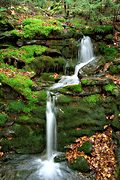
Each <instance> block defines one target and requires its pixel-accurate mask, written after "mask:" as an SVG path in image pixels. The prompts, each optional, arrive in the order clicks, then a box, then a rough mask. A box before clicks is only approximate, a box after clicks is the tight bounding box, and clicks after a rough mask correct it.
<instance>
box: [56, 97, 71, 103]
mask: <svg viewBox="0 0 120 180" xmlns="http://www.w3.org/2000/svg"><path fill="white" fill-rule="evenodd" d="M72 101H73V98H72V97H70V96H65V95H61V96H59V98H58V102H59V103H60V104H63V103H65V104H67V103H70V102H72Z"/></svg>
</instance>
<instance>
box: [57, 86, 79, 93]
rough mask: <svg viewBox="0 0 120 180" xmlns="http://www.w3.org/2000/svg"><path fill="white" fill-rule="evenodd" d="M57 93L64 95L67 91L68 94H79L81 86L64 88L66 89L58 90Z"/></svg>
mask: <svg viewBox="0 0 120 180" xmlns="http://www.w3.org/2000/svg"><path fill="white" fill-rule="evenodd" d="M59 91H60V92H61V93H64V92H67V91H70V92H73V93H80V92H82V86H81V85H80V84H78V85H71V86H66V87H64V88H62V89H60V90H59Z"/></svg>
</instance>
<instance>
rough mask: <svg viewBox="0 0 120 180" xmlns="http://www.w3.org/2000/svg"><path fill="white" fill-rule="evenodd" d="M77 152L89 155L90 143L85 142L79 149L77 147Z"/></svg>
mask: <svg viewBox="0 0 120 180" xmlns="http://www.w3.org/2000/svg"><path fill="white" fill-rule="evenodd" d="M78 150H79V151H84V152H85V153H86V154H88V155H90V154H91V151H92V143H91V142H90V141H86V142H85V143H83V145H82V146H81V147H78Z"/></svg>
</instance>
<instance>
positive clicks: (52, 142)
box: [46, 91, 57, 160]
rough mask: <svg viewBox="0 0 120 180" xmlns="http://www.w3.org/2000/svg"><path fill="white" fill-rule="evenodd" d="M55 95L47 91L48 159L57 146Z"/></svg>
mask: <svg viewBox="0 0 120 180" xmlns="http://www.w3.org/2000/svg"><path fill="white" fill-rule="evenodd" d="M55 98H56V97H55V95H52V93H51V92H50V91H48V92H47V104H46V119H47V123H46V134H47V136H46V139H47V159H48V160H50V159H51V158H52V155H53V151H55V150H56V148H57V133H56V117H55V111H56V110H55Z"/></svg>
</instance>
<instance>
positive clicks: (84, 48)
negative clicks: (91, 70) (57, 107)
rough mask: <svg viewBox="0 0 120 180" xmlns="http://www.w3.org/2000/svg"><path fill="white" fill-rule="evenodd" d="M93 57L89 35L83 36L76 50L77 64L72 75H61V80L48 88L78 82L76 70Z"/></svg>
mask: <svg viewBox="0 0 120 180" xmlns="http://www.w3.org/2000/svg"><path fill="white" fill-rule="evenodd" d="M94 59H95V56H94V53H93V45H92V42H91V39H90V37H88V36H84V37H83V38H82V40H81V43H80V47H79V50H78V64H77V65H76V66H75V72H74V74H73V75H72V76H62V78H61V80H60V81H59V82H58V83H56V84H54V85H53V86H52V87H51V88H50V89H57V88H62V87H65V86H69V85H76V84H79V83H80V81H79V78H78V72H79V70H80V69H81V68H83V67H84V66H86V65H87V64H89V63H90V62H92V61H93V60H94Z"/></svg>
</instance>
